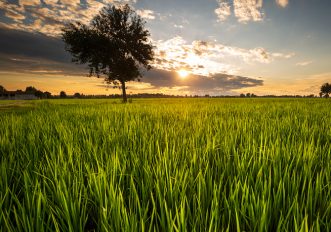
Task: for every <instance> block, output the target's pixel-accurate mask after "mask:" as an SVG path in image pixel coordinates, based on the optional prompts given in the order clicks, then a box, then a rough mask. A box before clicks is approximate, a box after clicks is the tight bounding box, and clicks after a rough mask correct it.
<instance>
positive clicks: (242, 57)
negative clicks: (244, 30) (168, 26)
mask: <svg viewBox="0 0 331 232" xmlns="http://www.w3.org/2000/svg"><path fill="white" fill-rule="evenodd" d="M154 44H155V46H156V59H155V63H154V67H156V68H158V69H163V70H168V71H174V70H179V69H186V70H188V71H189V72H190V73H193V74H196V75H204V76H210V75H213V74H215V73H226V74H238V72H239V71H240V67H241V65H244V64H246V65H254V64H256V63H264V64H267V63H270V62H272V61H273V60H275V59H286V58H290V57H292V56H293V55H294V54H293V53H289V54H284V53H272V52H268V51H267V50H266V49H264V48H261V47H257V48H252V49H244V48H238V47H233V46H227V45H223V44H220V43H215V42H205V41H198V40H197V41H193V42H192V43H191V44H190V43H187V42H186V41H185V40H184V39H183V38H182V37H180V36H177V37H174V38H172V39H169V40H166V41H154Z"/></svg>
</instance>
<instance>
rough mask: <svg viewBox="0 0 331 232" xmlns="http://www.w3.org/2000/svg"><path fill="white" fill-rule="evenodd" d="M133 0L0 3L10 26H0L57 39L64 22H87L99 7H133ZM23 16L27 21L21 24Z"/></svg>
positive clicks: (27, 0) (37, 0) (58, 0)
mask: <svg viewBox="0 0 331 232" xmlns="http://www.w3.org/2000/svg"><path fill="white" fill-rule="evenodd" d="M135 2H136V0H103V1H95V0H86V3H87V7H86V6H83V5H82V4H81V2H80V0H44V3H45V4H46V5H47V7H45V6H43V5H42V4H41V1H40V0H19V5H16V4H7V3H3V2H0V10H3V11H4V13H5V16H6V17H8V18H10V19H12V20H13V21H14V22H13V23H1V24H2V25H3V26H5V27H7V28H11V29H18V30H24V31H30V32H40V33H43V34H46V35H50V36H59V35H60V33H61V28H62V26H63V24H64V23H66V22H70V21H76V20H79V21H81V22H83V23H88V22H89V21H90V20H91V19H92V18H93V17H94V16H95V15H96V14H97V13H98V12H99V11H100V10H101V8H102V7H104V6H106V5H107V4H109V3H113V4H124V3H128V4H134V3H135ZM145 13H147V16H148V17H150V18H151V17H154V16H153V15H152V14H151V13H152V12H148V11H147V12H145ZM27 15H31V16H32V17H29V19H30V20H29V22H28V23H27V22H25V21H24V20H25V19H26V16H27Z"/></svg>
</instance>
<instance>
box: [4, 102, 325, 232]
mask: <svg viewBox="0 0 331 232" xmlns="http://www.w3.org/2000/svg"><path fill="white" fill-rule="evenodd" d="M0 126H1V127H0V155H1V166H0V172H1V174H0V176H1V179H0V189H1V192H0V207H1V210H0V212H1V215H0V231H94V230H95V231H331V149H330V147H331V101H330V100H327V99H141V100H134V101H133V103H132V104H127V105H124V104H120V103H119V101H117V100H49V101H25V102H14V101H1V102H0Z"/></svg>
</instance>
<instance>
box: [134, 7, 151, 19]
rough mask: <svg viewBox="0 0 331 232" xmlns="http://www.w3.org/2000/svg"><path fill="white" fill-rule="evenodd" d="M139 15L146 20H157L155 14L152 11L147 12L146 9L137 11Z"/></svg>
mask: <svg viewBox="0 0 331 232" xmlns="http://www.w3.org/2000/svg"><path fill="white" fill-rule="evenodd" d="M137 14H138V15H140V17H142V18H144V19H151V20H152V19H155V13H154V11H152V10H146V9H142V10H137Z"/></svg>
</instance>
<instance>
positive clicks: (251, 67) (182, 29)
mask: <svg viewBox="0 0 331 232" xmlns="http://www.w3.org/2000/svg"><path fill="white" fill-rule="evenodd" d="M107 4H115V5H120V4H129V5H130V6H131V7H132V8H133V9H134V10H135V11H136V12H137V14H138V15H140V16H141V17H142V18H144V20H145V21H146V25H145V26H146V28H147V29H148V30H149V31H150V33H151V41H152V43H153V45H154V46H155V51H154V52H155V60H154V61H153V64H152V66H153V69H152V70H151V71H148V72H147V71H146V72H144V73H143V78H142V80H141V82H130V83H128V90H127V92H128V93H165V94H179V95H186V94H187V95H196V94H198V95H205V94H209V95H239V94H240V93H248V92H249V93H254V94H257V95H270V94H272V95H296V94H299V95H309V94H315V95H318V93H319V89H320V86H321V85H322V84H323V83H325V82H330V81H331V43H330V42H331V40H330V39H331V30H330V22H331V14H330V12H331V1H329V0H117V1H115V0H0V85H2V86H4V87H5V88H6V89H7V90H16V89H23V90H24V89H25V87H26V86H34V87H36V88H38V89H41V90H43V91H49V92H51V93H52V94H55V95H56V94H59V92H60V91H62V90H63V91H65V92H67V93H68V94H73V93H76V92H79V93H83V94H107V95H108V94H113V93H121V92H120V90H119V89H113V88H111V87H109V86H106V85H105V83H104V80H103V79H102V78H95V77H88V69H87V68H86V66H84V65H76V64H74V63H72V62H71V56H70V54H69V53H68V52H66V51H65V49H64V43H63V42H62V40H61V28H62V27H63V25H65V23H68V22H74V21H80V22H83V23H85V24H88V23H89V22H90V20H91V19H92V18H93V17H94V16H95V15H96V14H98V12H99V11H100V9H101V8H102V7H104V6H106V5H107Z"/></svg>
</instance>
